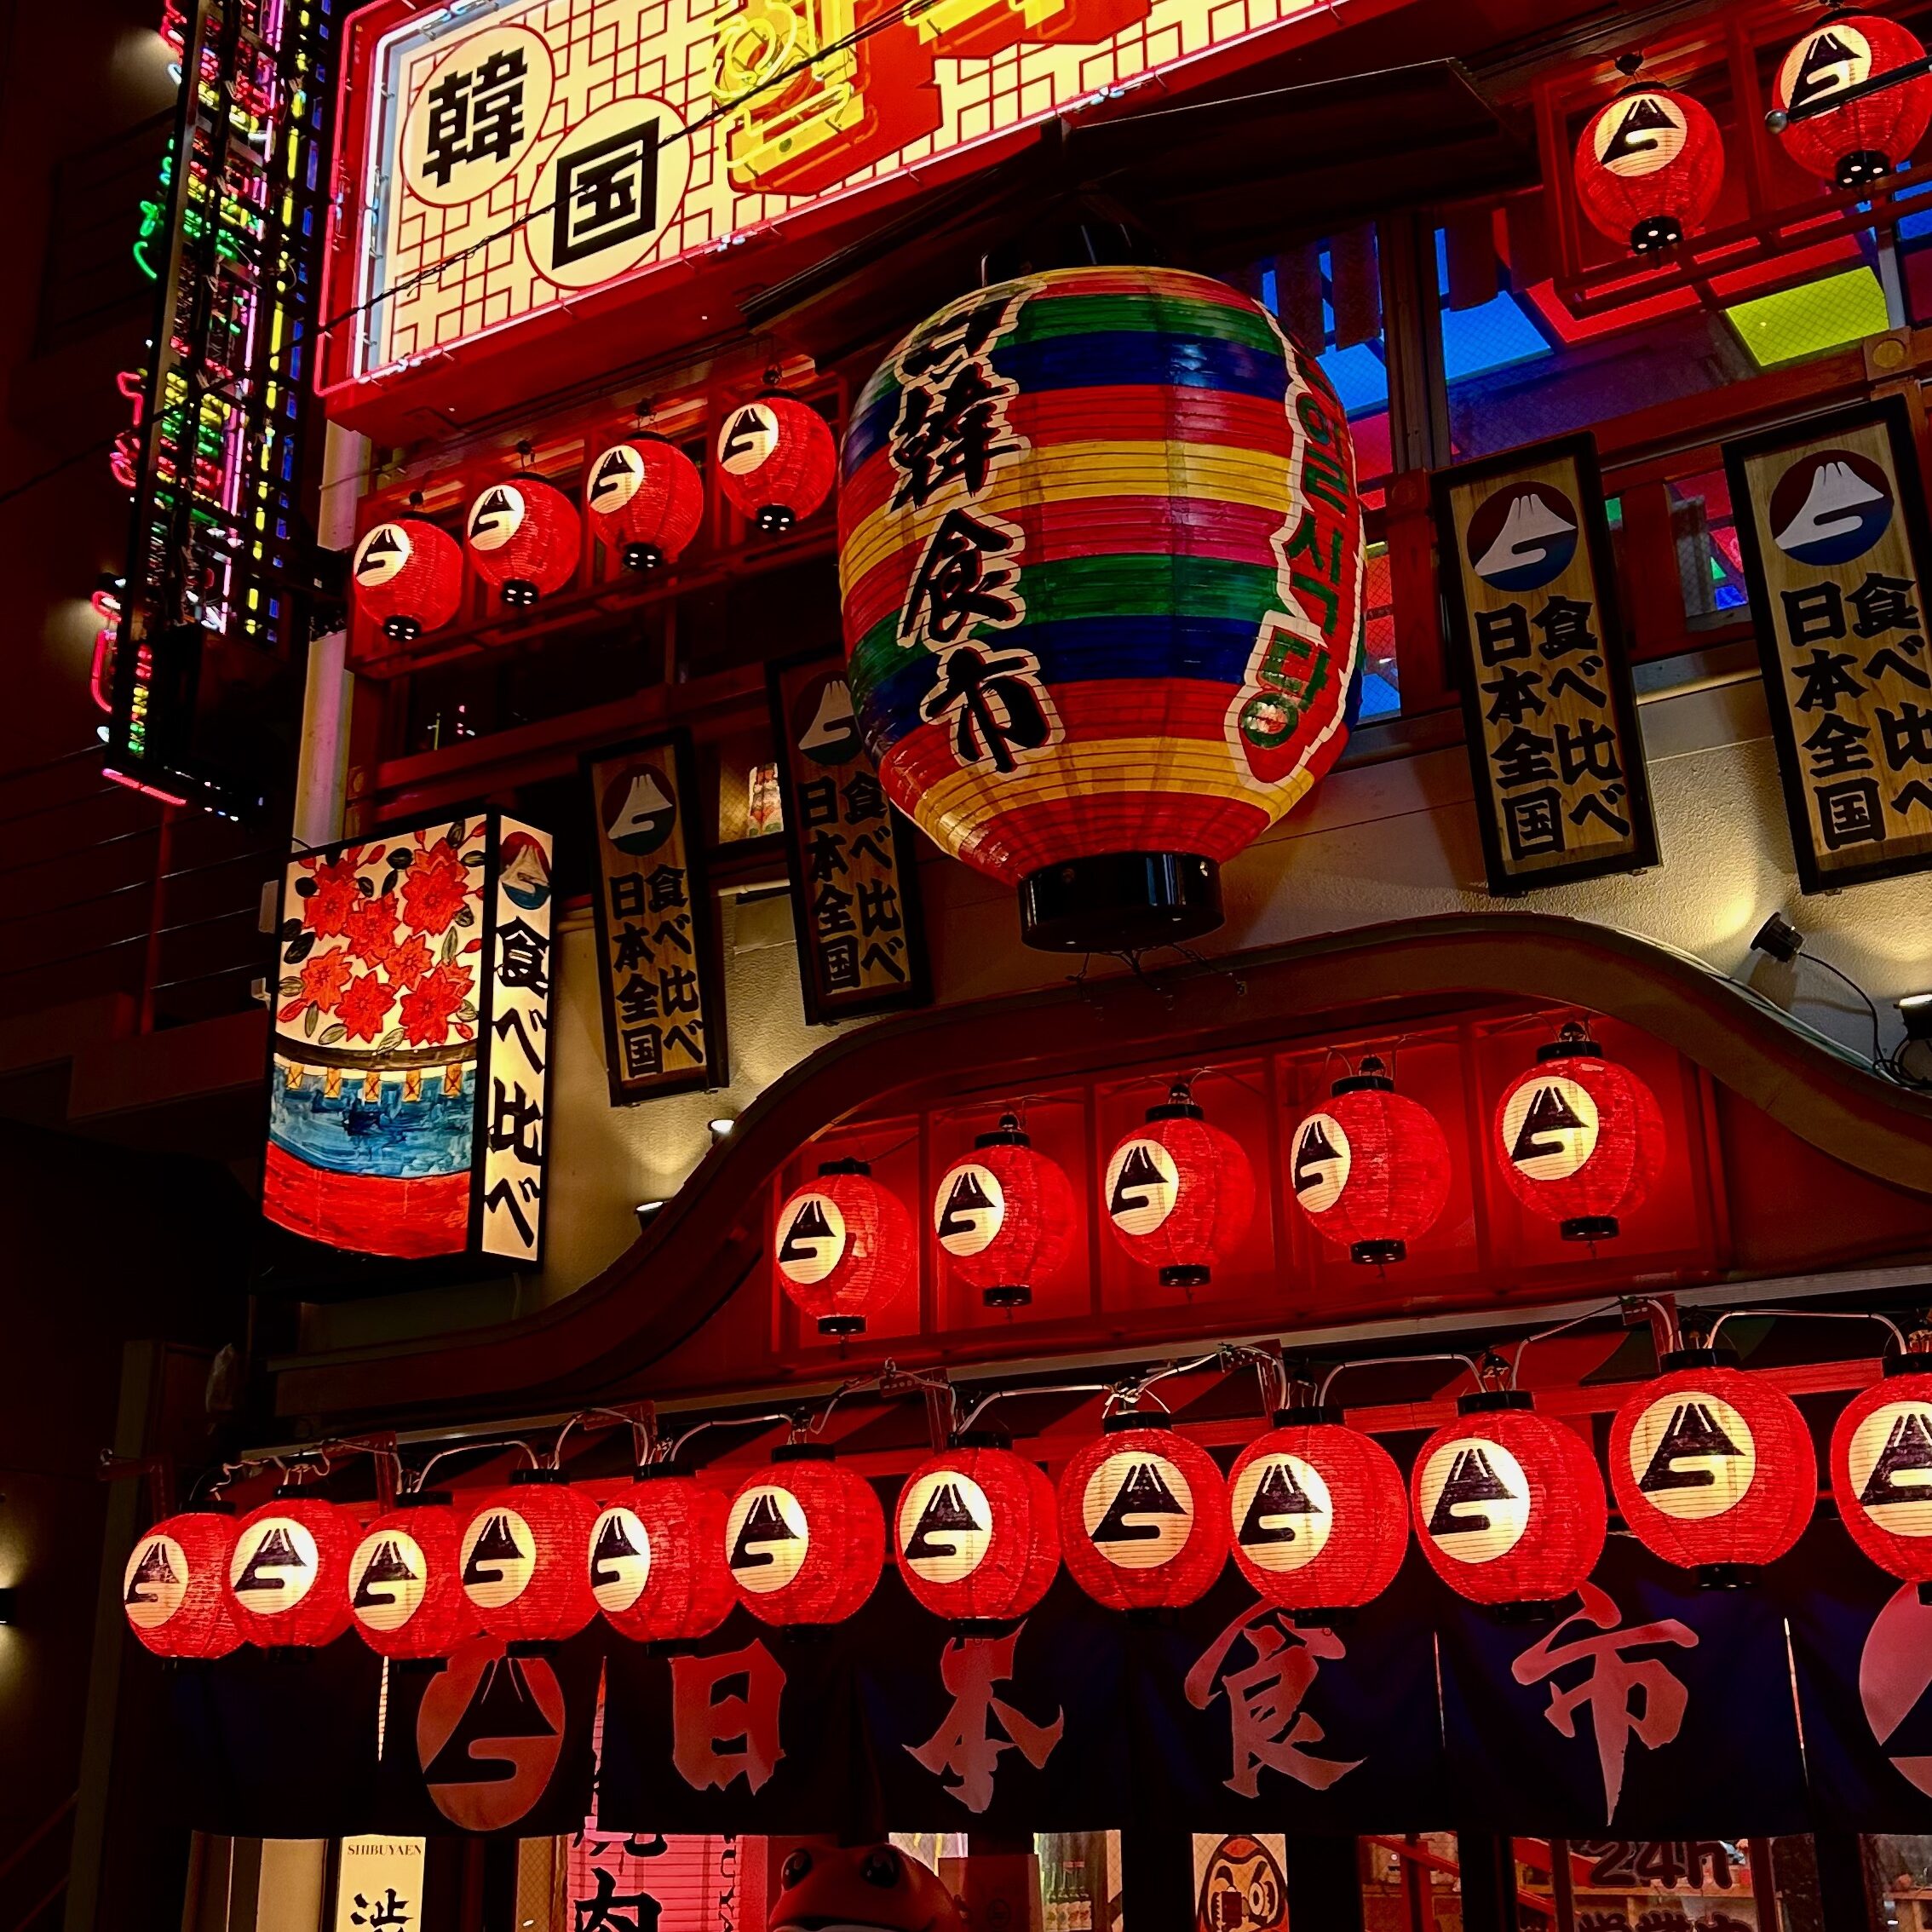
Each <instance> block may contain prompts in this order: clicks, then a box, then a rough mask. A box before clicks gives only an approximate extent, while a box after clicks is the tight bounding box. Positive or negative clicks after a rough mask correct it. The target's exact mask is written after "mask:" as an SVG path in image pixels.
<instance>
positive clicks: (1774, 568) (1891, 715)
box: [1724, 396, 1932, 893]
mask: <svg viewBox="0 0 1932 1932" xmlns="http://www.w3.org/2000/svg"><path fill="white" fill-rule="evenodd" d="M1724 468H1725V471H1726V473H1727V474H1728V476H1729V478H1730V482H1731V504H1732V508H1733V509H1734V512H1735V514H1736V516H1737V527H1738V540H1739V550H1740V551H1741V553H1742V556H1743V561H1744V567H1745V578H1746V580H1747V581H1748V583H1749V584H1750V586H1751V620H1752V624H1753V625H1754V627H1755V628H1756V630H1757V648H1758V653H1759V656H1760V657H1761V658H1762V660H1763V664H1764V683H1765V689H1766V693H1767V695H1768V698H1769V699H1770V704H1771V727H1772V731H1773V733H1774V737H1775V738H1776V739H1777V745H1778V763H1779V768H1780V772H1781V773H1782V775H1783V778H1784V784H1785V809H1786V811H1787V812H1788V814H1790V818H1791V843H1792V845H1793V846H1794V847H1795V848H1796V849H1797V870H1798V882H1799V884H1800V885H1801V887H1802V888H1803V890H1804V891H1806V892H1808V893H1812V892H1830V891H1831V890H1832V889H1834V888H1837V887H1838V886H1844V885H1855V884H1857V883H1860V881H1861V880H1866V879H1877V878H1884V877H1889V876H1890V875H1892V874H1894V873H1898V872H1912V871H1919V870H1921V869H1922V868H1923V867H1924V866H1926V865H1932V652H1928V650H1927V648H1926V631H1925V616H1924V612H1925V598H1926V592H1927V589H1928V585H1929V584H1932V579H1929V578H1928V576H1927V574H1926V572H1927V562H1928V559H1929V557H1932V545H1929V544H1928V542H1927V536H1926V518H1925V496H1924V490H1923V485H1922V483H1921V480H1920V476H1919V468H1918V457H1917V454H1916V452H1915V451H1914V449H1913V446H1912V420H1911V417H1910V416H1909V415H1908V413H1907V411H1906V403H1905V400H1904V398H1903V397H1900V396H1887V397H1884V398H1882V399H1880V400H1877V401H1874V402H1871V403H1860V404H1859V405H1856V406H1854V407H1853V408H1851V409H1846V410H1840V411H1837V412H1836V413H1835V414H1832V415H1830V416H1825V417H1811V418H1810V419H1809V420H1808V421H1807V422H1805V423H1795V424H1792V425H1791V426H1790V427H1789V428H1784V429H1780V430H1777V431H1774V432H1773V433H1771V434H1766V435H1762V436H1754V437H1751V438H1748V439H1746V440H1743V441H1740V442H1736V443H1727V444H1726V445H1725V446H1724Z"/></svg>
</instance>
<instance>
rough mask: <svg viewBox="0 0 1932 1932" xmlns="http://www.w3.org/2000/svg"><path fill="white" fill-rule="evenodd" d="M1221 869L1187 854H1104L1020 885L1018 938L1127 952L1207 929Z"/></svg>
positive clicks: (1215, 916)
mask: <svg viewBox="0 0 1932 1932" xmlns="http://www.w3.org/2000/svg"><path fill="white" fill-rule="evenodd" d="M1221 922H1222V910H1221V868H1220V866H1219V865H1216V863H1215V862H1214V860H1211V859H1203V858H1201V857H1199V855H1198V854H1194V853H1192V852H1102V853H1098V854H1095V855H1094V856H1092V857H1090V858H1086V859H1069V860H1067V862H1066V863H1065V864H1064V865H1043V866H1042V867H1041V868H1040V869H1039V871H1037V872H1029V873H1028V874H1027V875H1026V877H1025V878H1023V879H1022V880H1021V882H1020V936H1021V939H1022V940H1025V941H1026V944H1027V945H1028V946H1037V947H1038V949H1039V950H1040V951H1041V952H1136V951H1138V950H1139V949H1140V948H1141V947H1143V946H1174V945H1177V944H1179V943H1180V942H1181V941H1182V940H1191V939H1198V938H1199V936H1200V935H1201V934H1203V933H1211V932H1212V931H1213V930H1214V929H1215V928H1216V926H1218V925H1219V924H1220V923H1221Z"/></svg>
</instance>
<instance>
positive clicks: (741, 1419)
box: [658, 1409, 798, 1463]
mask: <svg viewBox="0 0 1932 1932" xmlns="http://www.w3.org/2000/svg"><path fill="white" fill-rule="evenodd" d="M745 1423H785V1426H786V1427H787V1428H788V1429H796V1427H797V1425H798V1418H797V1417H796V1416H795V1415H792V1414H791V1413H790V1412H788V1411H786V1410H784V1409H768V1410H767V1411H766V1412H765V1413H764V1414H763V1415H761V1416H707V1417H705V1418H704V1421H703V1422H701V1423H693V1425H692V1426H691V1427H690V1428H689V1429H686V1430H685V1432H684V1434H683V1435H681V1436H679V1437H678V1438H677V1440H676V1441H675V1442H673V1443H672V1444H671V1445H670V1453H669V1454H668V1455H660V1456H659V1458H658V1460H659V1461H660V1462H666V1463H675V1462H676V1460H677V1459H678V1458H679V1457H680V1456H681V1455H682V1454H683V1453H684V1446H685V1444H686V1443H687V1442H689V1441H690V1440H692V1439H693V1437H695V1436H699V1435H703V1434H704V1431H705V1430H706V1429H737V1428H739V1427H740V1426H741V1425H743V1424H745Z"/></svg>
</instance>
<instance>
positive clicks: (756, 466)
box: [717, 389, 838, 535]
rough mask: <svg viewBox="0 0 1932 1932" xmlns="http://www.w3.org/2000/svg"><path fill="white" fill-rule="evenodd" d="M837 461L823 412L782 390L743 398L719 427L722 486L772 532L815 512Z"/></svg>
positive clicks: (738, 505) (745, 512) (740, 507)
mask: <svg viewBox="0 0 1932 1932" xmlns="http://www.w3.org/2000/svg"><path fill="white" fill-rule="evenodd" d="M837 467H838V449H837V445H836V444H835V443H834V442H833V441H832V433H831V429H830V428H828V427H827V426H826V423H825V417H822V416H820V415H819V412H818V411H817V410H815V409H813V408H811V407H810V406H809V405H807V404H805V403H802V402H800V401H799V400H798V399H797V398H796V396H788V395H786V394H784V393H783V392H782V391H781V390H777V389H772V390H768V391H767V392H766V393H765V394H763V395H762V396H758V397H756V398H755V399H754V400H752V401H750V402H748V403H741V404H740V405H739V406H738V407H737V408H736V409H734V410H733V411H731V412H730V413H729V414H728V415H727V417H725V422H724V427H723V428H722V429H721V430H720V431H719V432H718V472H717V474H718V487H719V489H721V490H722V491H723V492H724V493H725V497H726V500H727V502H728V503H732V504H733V506H734V507H735V508H736V509H738V510H739V511H740V512H741V513H742V514H743V515H745V516H748V517H750V519H751V520H752V521H753V522H754V523H755V524H756V525H757V526H758V528H759V529H761V530H762V531H765V532H768V533H769V534H773V535H775V534H777V533H778V532H781V531H785V530H789V529H791V526H792V525H793V524H795V523H799V522H802V521H803V520H804V519H805V518H807V517H808V516H809V515H811V514H812V513H813V511H814V510H815V509H818V507H819V504H820V503H823V502H824V501H825V498H826V497H828V496H829V495H830V494H831V486H832V477H833V474H834V473H835V472H836V471H837Z"/></svg>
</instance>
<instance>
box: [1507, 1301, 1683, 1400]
mask: <svg viewBox="0 0 1932 1932" xmlns="http://www.w3.org/2000/svg"><path fill="white" fill-rule="evenodd" d="M1654 1298H1655V1297H1653V1296H1649V1295H1636V1296H1630V1297H1619V1298H1618V1299H1617V1300H1616V1301H1613V1302H1605V1303H1604V1304H1603V1306H1602V1307H1601V1308H1585V1309H1584V1312H1583V1313H1582V1314H1580V1315H1572V1316H1571V1317H1570V1319H1569V1320H1567V1321H1560V1322H1558V1323H1557V1324H1556V1325H1555V1327H1553V1328H1542V1329H1538V1331H1537V1332H1536V1333H1535V1334H1534V1335H1526V1336H1525V1337H1523V1338H1522V1340H1521V1342H1519V1343H1517V1344H1516V1353H1515V1359H1514V1360H1512V1361H1511V1362H1510V1364H1509V1386H1510V1388H1512V1389H1514V1388H1515V1386H1516V1383H1517V1378H1518V1377H1520V1376H1521V1374H1522V1372H1523V1351H1524V1349H1526V1348H1528V1347H1529V1345H1530V1343H1532V1342H1547V1341H1548V1340H1549V1339H1550V1337H1551V1336H1553V1335H1561V1334H1562V1333H1563V1331H1565V1330H1566V1329H1570V1328H1580V1327H1582V1325H1584V1323H1585V1322H1586V1321H1601V1320H1602V1319H1603V1317H1604V1316H1605V1315H1607V1314H1612V1313H1613V1312H1615V1311H1619V1310H1620V1309H1621V1308H1623V1306H1624V1301H1625V1300H1631V1301H1641V1302H1652V1301H1653V1300H1654Z"/></svg>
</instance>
